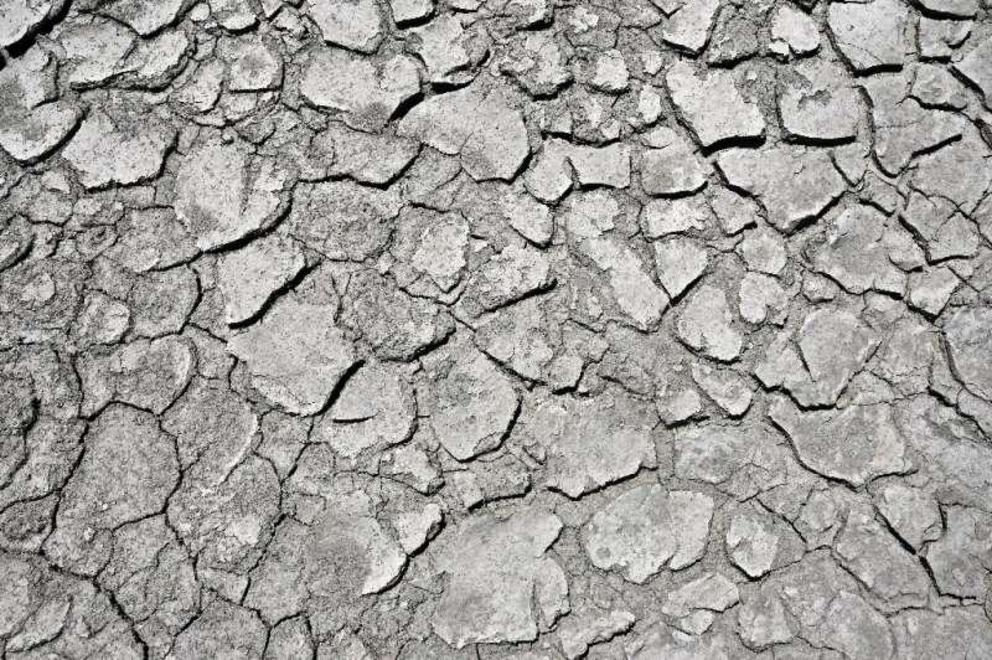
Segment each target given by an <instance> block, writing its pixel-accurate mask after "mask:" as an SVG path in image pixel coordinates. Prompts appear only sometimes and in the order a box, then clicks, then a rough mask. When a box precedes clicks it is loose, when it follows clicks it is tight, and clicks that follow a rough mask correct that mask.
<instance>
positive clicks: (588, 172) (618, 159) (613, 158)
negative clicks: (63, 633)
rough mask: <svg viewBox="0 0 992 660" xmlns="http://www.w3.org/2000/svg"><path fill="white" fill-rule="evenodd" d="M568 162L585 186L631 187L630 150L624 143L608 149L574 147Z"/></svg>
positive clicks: (570, 151)
mask: <svg viewBox="0 0 992 660" xmlns="http://www.w3.org/2000/svg"><path fill="white" fill-rule="evenodd" d="M568 160H569V162H571V163H572V167H574V168H575V173H576V174H577V175H578V177H579V183H580V184H582V185H583V186H608V187H610V188H626V187H627V186H628V185H630V149H629V148H628V147H627V146H626V145H624V144H622V143H617V144H613V145H610V146H607V147H582V146H573V147H572V148H571V149H570V150H569V155H568Z"/></svg>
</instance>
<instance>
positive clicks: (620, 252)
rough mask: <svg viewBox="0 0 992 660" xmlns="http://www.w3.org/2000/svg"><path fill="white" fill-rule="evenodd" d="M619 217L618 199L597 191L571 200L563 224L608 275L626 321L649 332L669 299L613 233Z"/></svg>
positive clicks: (666, 306) (617, 303) (632, 251)
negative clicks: (615, 218) (615, 220)
mask: <svg viewBox="0 0 992 660" xmlns="http://www.w3.org/2000/svg"><path fill="white" fill-rule="evenodd" d="M619 213H620V207H619V204H618V203H617V201H616V200H615V199H613V198H612V197H610V196H609V195H608V194H606V193H605V192H602V191H594V192H591V193H587V194H583V195H575V196H573V197H571V198H570V199H569V201H568V203H567V205H566V207H565V218H564V220H565V225H566V227H567V229H568V232H569V235H570V237H571V238H572V240H574V241H576V242H577V244H578V246H577V247H578V250H579V251H580V252H581V253H582V254H583V255H585V256H586V257H587V258H589V259H591V260H592V262H593V263H594V264H595V265H596V266H597V267H598V268H600V269H601V270H603V271H605V272H606V274H607V276H608V278H609V283H610V288H611V289H612V294H613V298H614V300H615V301H616V305H617V307H618V308H619V310H620V311H621V312H622V313H623V315H624V317H625V318H626V319H629V320H630V321H631V322H633V323H634V324H635V325H636V326H637V327H638V328H640V329H643V330H646V329H648V328H650V327H651V326H653V325H655V324H656V323H658V321H659V320H661V317H662V314H664V312H665V309H667V308H668V303H669V299H668V295H667V294H666V293H665V292H664V291H663V290H662V289H661V288H660V287H659V286H658V285H657V284H655V283H654V281H653V280H652V279H651V277H650V275H648V272H647V270H646V268H645V267H644V265H643V264H642V263H641V260H640V257H639V256H638V255H637V253H636V252H634V250H632V249H631V248H629V247H627V245H626V244H625V243H624V242H623V241H622V239H621V238H620V237H619V236H616V235H614V234H613V233H612V230H613V228H614V217H615V216H617V215H618V214H619Z"/></svg>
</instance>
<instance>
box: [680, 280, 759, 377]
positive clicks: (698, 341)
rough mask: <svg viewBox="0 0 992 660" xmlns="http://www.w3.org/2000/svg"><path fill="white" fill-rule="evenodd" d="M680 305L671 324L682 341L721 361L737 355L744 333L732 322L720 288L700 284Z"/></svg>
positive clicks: (739, 352)
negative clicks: (673, 322)
mask: <svg viewBox="0 0 992 660" xmlns="http://www.w3.org/2000/svg"><path fill="white" fill-rule="evenodd" d="M680 307H681V308H682V311H681V314H680V315H679V319H678V322H677V323H676V326H675V328H676V331H677V332H678V336H679V338H680V339H681V340H682V341H684V342H685V343H686V344H687V345H688V346H690V347H692V348H693V349H695V350H697V351H701V352H703V353H704V354H706V355H708V356H709V357H711V358H713V359H715V360H719V361H721V362H732V361H734V360H736V359H737V357H738V356H739V355H740V354H741V350H743V347H744V336H743V335H742V334H741V332H740V330H738V329H737V327H736V325H735V323H734V314H733V313H732V312H731V309H730V306H729V305H728V304H727V295H726V294H725V293H724V292H723V290H722V289H718V288H716V287H714V286H711V285H709V284H703V285H701V286H699V287H696V289H695V291H693V293H692V295H690V296H689V298H688V299H687V300H686V301H685V303H683V304H682V305H681V306H680Z"/></svg>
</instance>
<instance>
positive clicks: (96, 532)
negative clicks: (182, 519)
mask: <svg viewBox="0 0 992 660" xmlns="http://www.w3.org/2000/svg"><path fill="white" fill-rule="evenodd" d="M178 478H179V471H178V466H177V464H176V456H175V451H174V449H173V446H172V442H171V440H170V439H169V438H168V437H167V436H166V435H165V434H164V433H162V431H161V430H160V429H159V428H158V424H157V423H156V421H155V418H154V417H153V416H152V415H151V414H149V413H145V412H140V411H137V410H134V409H132V408H128V407H125V406H119V405H118V406H111V407H109V408H107V409H106V410H104V411H103V412H102V413H101V414H100V416H99V417H98V418H97V420H96V421H95V422H94V424H93V426H92V428H90V430H89V432H88V433H87V436H86V451H85V452H84V454H83V458H82V461H81V462H80V464H79V466H78V467H77V468H76V470H75V472H74V473H73V476H72V478H71V479H70V480H69V482H68V484H67V485H66V487H65V490H64V491H63V493H62V501H61V504H60V506H59V509H58V514H57V516H56V519H55V531H54V532H53V534H52V536H50V537H49V539H48V541H47V542H46V545H45V547H46V554H48V556H49V557H53V558H54V559H55V560H56V562H57V563H58V564H59V565H61V566H63V567H65V568H69V569H72V570H74V571H77V572H81V573H84V574H93V573H95V572H96V570H99V569H100V568H102V566H103V562H105V561H106V560H107V559H109V556H110V553H111V548H112V545H113V541H112V538H111V534H112V532H113V530H115V529H116V528H117V527H118V526H120V525H121V524H123V523H126V522H129V521H132V520H138V519H140V518H142V517H144V516H148V515H151V514H153V513H155V512H157V511H159V510H161V508H162V507H163V506H164V505H165V502H166V498H167V497H168V496H169V494H170V493H171V492H172V490H173V487H174V486H175V485H176V481H177V480H178Z"/></svg>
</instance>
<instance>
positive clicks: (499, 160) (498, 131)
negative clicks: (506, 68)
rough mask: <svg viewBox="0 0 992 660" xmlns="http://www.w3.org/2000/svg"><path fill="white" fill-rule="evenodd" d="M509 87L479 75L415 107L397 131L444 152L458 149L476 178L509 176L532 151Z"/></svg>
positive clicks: (457, 152) (505, 178) (456, 152)
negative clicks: (489, 85) (485, 80)
mask: <svg viewBox="0 0 992 660" xmlns="http://www.w3.org/2000/svg"><path fill="white" fill-rule="evenodd" d="M515 102H516V95H514V94H513V93H512V91H511V90H510V88H509V87H506V86H504V85H497V86H495V87H492V88H491V89H487V87H486V85H485V84H484V83H482V82H479V81H478V80H477V81H476V82H475V83H473V84H471V85H469V86H468V87H465V88H463V89H459V90H456V91H453V92H447V93H445V94H437V95H435V96H432V97H431V98H429V99H428V100H426V101H424V102H423V103H420V104H419V105H417V106H416V107H414V108H413V109H412V110H411V111H410V112H409V113H408V114H407V115H406V117H404V118H403V121H401V122H400V125H399V127H398V129H397V133H398V134H399V135H403V136H408V137H415V138H417V139H419V140H420V141H421V142H424V143H426V144H429V145H430V146H432V147H434V148H435V149H437V150H438V151H441V152H443V153H446V154H450V155H454V154H460V155H461V161H462V166H463V167H464V168H465V171H466V172H468V173H469V175H470V176H471V177H472V178H473V179H475V180H477V181H485V180H490V179H501V180H509V179H512V178H513V177H514V176H516V174H517V172H518V171H519V170H520V167H521V166H522V165H523V163H524V160H525V159H526V158H527V155H528V154H529V153H530V144H529V142H528V140H527V127H526V126H525V124H524V119H523V114H522V113H521V112H520V110H519V109H517V107H516V106H515Z"/></svg>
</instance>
